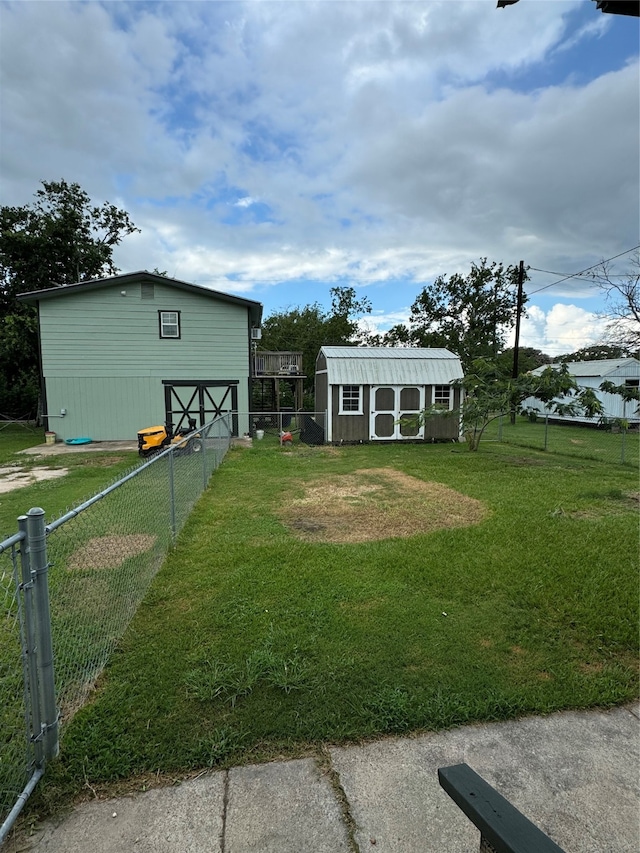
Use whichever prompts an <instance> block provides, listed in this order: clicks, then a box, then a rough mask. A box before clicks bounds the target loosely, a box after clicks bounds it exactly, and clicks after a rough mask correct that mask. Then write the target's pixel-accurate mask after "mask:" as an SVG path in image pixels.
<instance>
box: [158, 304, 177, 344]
mask: <svg viewBox="0 0 640 853" xmlns="http://www.w3.org/2000/svg"><path fill="white" fill-rule="evenodd" d="M165 314H174V315H175V317H176V322H175V323H169V322H166V323H165V319H164V316H165ZM158 324H159V327H160V339H161V340H163V341H179V340H180V338H181V337H182V329H181V328H180V325H181V324H180V311H158ZM165 325H166V326H171V327H175V328H176V329H177V332H178V334H177V335H165V334H164V329H165Z"/></svg>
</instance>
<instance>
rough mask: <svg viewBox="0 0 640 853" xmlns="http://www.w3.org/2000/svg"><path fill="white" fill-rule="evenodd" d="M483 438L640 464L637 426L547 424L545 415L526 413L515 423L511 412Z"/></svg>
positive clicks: (639, 436)
mask: <svg viewBox="0 0 640 853" xmlns="http://www.w3.org/2000/svg"><path fill="white" fill-rule="evenodd" d="M545 434H546V436H545ZM483 440H484V441H496V440H500V441H504V442H506V443H508V444H517V445H522V446H523V447H530V448H535V449H540V450H545V449H546V450H547V451H549V452H550V453H559V454H562V455H565V456H578V457H581V458H583V459H584V458H586V459H596V460H598V461H602V462H606V463H609V464H622V463H624V464H625V465H627V466H628V467H629V468H634V469H635V470H637V469H638V464H640V452H639V451H640V432H639V431H638V430H637V429H633V430H628V431H627V432H625V433H621V432H612V431H611V430H604V429H595V428H594V427H584V426H576V425H572V424H561V423H549V424H548V427H545V423H544V419H543V418H542V419H538V421H537V422H533V423H532V422H531V421H529V420H528V419H527V418H525V417H518V418H516V422H515V424H511V423H510V421H509V417H508V416H507V417H503V418H502V420H500V419H496V420H494V421H492V422H491V423H490V424H489V426H488V427H487V429H486V431H485V433H484V436H483ZM545 441H546V447H545Z"/></svg>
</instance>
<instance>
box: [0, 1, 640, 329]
mask: <svg viewBox="0 0 640 853" xmlns="http://www.w3.org/2000/svg"><path fill="white" fill-rule="evenodd" d="M582 5H583V4H581V3H578V2H573V0H567V2H564V0H557V2H555V0H554V2H549V3H544V2H528V3H522V4H519V5H518V7H517V8H515V9H513V10H510V9H507V10H496V8H495V3H494V2H484V3H479V2H468V3H465V2H456V3H453V2H451V0H446V2H435V0H429V2H421V1H420V0H416V2H384V3H377V2H376V3H369V2H353V3H346V2H345V3H329V2H318V3H311V2H290V3H271V2H268V0H265V2H249V3H242V2H231V3H228V2H216V3H204V4H197V3H173V2H164V3H158V4H138V3H124V2H119V3H98V2H94V3H88V4H84V3H83V4H81V3H64V2H60V3H51V2H30V3H15V2H14V3H5V4H4V5H3V6H2V11H3V27H2V34H1V38H2V45H1V47H2V52H1V56H0V61H1V62H2V73H3V78H2V87H1V92H0V95H1V97H2V114H3V127H2V151H1V155H2V173H3V187H4V201H5V203H9V204H24V203H27V202H29V201H31V199H32V196H33V193H34V192H35V190H36V189H37V188H38V185H39V181H40V180H43V179H45V180H54V179H58V178H60V177H65V178H66V179H67V180H73V181H78V182H79V183H80V184H81V185H82V186H83V188H84V189H86V191H87V192H88V193H89V194H90V195H91V196H92V198H94V199H95V200H96V201H97V202H100V201H102V200H104V199H109V200H112V201H116V200H117V203H118V204H119V205H120V206H121V207H123V208H125V209H126V210H128V212H129V213H130V215H131V218H132V219H133V221H134V222H135V223H136V224H137V225H138V226H139V227H141V228H142V230H143V233H142V234H141V235H136V236H135V237H130V238H127V240H126V241H125V243H123V244H122V246H120V247H118V249H117V251H116V262H117V264H118V265H119V266H120V267H121V268H123V269H139V268H145V267H147V268H154V267H158V268H159V269H167V270H168V271H169V272H170V273H171V274H173V275H177V276H178V277H181V278H185V279H187V280H192V281H202V282H207V283H208V282H212V283H213V284H212V286H216V287H220V288H222V289H232V288H233V289H235V290H236V291H237V290H239V289H243V290H244V292H247V293H251V291H252V289H253V288H255V287H256V285H257V283H262V282H263V283H266V284H270V285H272V290H273V294H274V297H273V298H274V299H275V298H276V296H275V294H276V293H277V292H278V285H279V283H280V282H284V283H285V285H286V283H287V282H290V281H292V280H295V279H305V280H308V281H309V282H317V283H318V286H319V287H320V286H322V287H324V288H325V289H326V290H328V286H329V285H330V283H331V282H335V281H337V280H338V279H341V280H344V279H348V280H351V281H353V282H354V283H356V284H360V285H366V284H380V285H381V286H380V287H376V289H375V293H376V296H377V297H378V298H380V299H384V301H385V304H384V306H383V311H384V312H385V313H393V312H394V311H399V310H400V309H399V307H398V305H397V304H394V303H393V299H394V290H393V282H394V281H396V280H398V279H399V278H406V279H408V280H410V281H415V291H416V293H417V292H418V291H419V290H420V289H421V287H422V286H423V284H424V283H425V282H427V281H429V280H431V279H432V278H433V277H434V276H435V275H438V274H440V273H445V274H447V273H452V272H456V271H466V270H468V268H469V263H470V261H472V260H477V259H478V258H479V257H483V256H487V257H489V258H490V259H494V258H495V259H499V260H500V259H501V260H504V261H505V262H507V263H517V261H518V260H519V259H520V258H524V259H525V260H526V262H527V263H529V264H531V265H532V266H536V267H541V268H544V269H552V270H553V269H566V270H567V272H571V271H574V270H575V269H578V268H580V267H584V266H587V265H588V264H589V263H593V262H595V261H597V260H600V259H601V258H602V257H606V256H609V255H613V254H615V253H616V252H618V251H621V250H622V249H625V248H628V247H629V246H630V245H632V244H633V243H634V242H635V241H636V238H637V234H638V185H639V183H640V178H639V176H638V135H637V128H638V124H639V115H638V112H639V107H638V89H639V84H638V66H637V62H635V63H633V64H630V65H629V66H628V67H626V68H623V69H621V70H618V71H614V72H611V73H609V74H607V75H603V76H600V77H597V78H596V79H594V80H592V81H591V82H588V83H586V84H584V85H580V86H578V85H570V84H568V83H566V81H562V80H559V81H557V83H556V85H554V86H547V87H546V88H544V89H543V88H541V89H540V90H538V91H533V92H532V91H519V90H518V88H517V86H516V85H515V83H514V84H513V86H512V88H507V85H508V83H509V81H511V79H512V78H511V76H510V75H512V74H513V73H514V72H518V73H520V72H522V71H523V70H526V69H530V70H531V69H535V68H536V63H540V62H546V61H547V60H549V59H550V58H551V57H552V56H553V55H555V54H557V52H558V51H559V50H564V53H565V55H568V53H569V49H568V47H567V45H568V44H569V42H576V43H577V42H579V41H581V40H585V39H591V40H592V42H591V43H592V44H593V50H598V45H599V44H600V43H602V42H603V41H604V40H605V39H606V38H607V33H608V29H610V28H611V27H610V25H609V24H608V23H607V16H602V15H600V16H596V15H595V11H596V10H594V18H593V23H592V22H591V21H589V22H587V23H582V24H580V25H579V26H576V28H575V31H574V32H568V30H567V26H568V22H570V21H572V20H573V19H572V18H570V17H569V13H571V12H574V11H576V10H579V7H581V6H582ZM603 21H604V23H603ZM596 22H597V23H596ZM496 74H499V75H500V78H499V79H500V80H501V81H503V82H502V88H496V84H495V80H496V79H497V78H496V76H495V75H496ZM488 75H489V76H488ZM513 79H514V80H515V78H513ZM516 82H517V81H516ZM258 202H259V203H260V204H258ZM263 208H264V209H265V210H266V209H268V210H269V211H270V216H269V221H264V222H261V221H260V220H259V217H260V215H261V210H262V209H263ZM230 213H233V216H232V217H231V219H232V221H231V222H230V221H229V216H230ZM236 220H238V221H236ZM227 276H233V278H234V280H235V281H234V283H233V284H231V283H229V282H228V281H227V279H226V277H227ZM547 281H548V279H545V280H544V281H543V282H542V284H546V283H547ZM384 282H389V285H388V290H385V289H384V287H383V286H382V284H383V283H384ZM566 288H567V290H566V291H565V292H563V294H564V295H566V296H567V297H568V300H569V301H570V300H571V299H573V300H575V299H577V298H578V295H579V296H582V295H583V292H584V290H583V285H582V284H577V283H576V284H574V283H573V282H570V283H568V284H567V285H566ZM286 292H287V291H286V289H285V288H283V293H286ZM374 307H375V304H374ZM586 328H587V327H586V326H585V327H584V329H585V331H586Z"/></svg>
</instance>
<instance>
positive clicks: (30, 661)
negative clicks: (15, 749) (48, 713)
mask: <svg viewBox="0 0 640 853" xmlns="http://www.w3.org/2000/svg"><path fill="white" fill-rule="evenodd" d="M18 529H19V530H20V532H21V533H24V535H25V538H24V539H23V540H22V544H21V545H20V566H21V569H22V593H23V600H24V630H25V642H26V646H27V648H26V649H25V658H26V664H27V677H28V679H29V700H30V701H29V706H30V711H31V735H30V738H31V742H32V743H33V747H34V753H33V757H34V761H35V765H36V767H42V764H43V750H42V739H41V737H40V735H41V734H42V715H41V713H40V696H39V694H38V647H37V642H36V632H35V615H34V607H33V587H34V584H33V577H32V575H31V564H30V561H29V550H28V547H27V541H28V540H27V516H26V515H21V516H20V517H19V518H18Z"/></svg>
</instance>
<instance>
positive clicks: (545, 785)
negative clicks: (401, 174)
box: [7, 704, 640, 853]
mask: <svg viewBox="0 0 640 853" xmlns="http://www.w3.org/2000/svg"><path fill="white" fill-rule="evenodd" d="M639 720H640V706H639V705H637V704H634V705H631V706H627V707H626V708H617V709H614V710H612V711H587V712H573V711H569V712H563V713H558V714H553V715H551V716H549V717H530V718H526V719H523V720H518V721H512V722H504V723H490V724H483V725H475V726H466V727H464V728H459V729H454V730H452V731H448V732H440V733H434V734H425V735H420V736H418V737H415V738H387V739H384V740H380V741H376V742H374V743H369V744H366V745H364V746H350V747H331V746H329V747H327V749H326V760H325V761H322V762H318V761H316V759H313V758H305V759H299V760H294V761H281V762H274V763H272V764H263V765H256V766H249V767H237V768H233V769H231V770H229V771H220V772H212V773H207V774H206V775H202V776H200V777H199V778H196V779H192V780H190V781H185V782H183V783H182V784H180V785H177V786H174V787H172V788H158V789H155V790H152V791H149V792H147V793H143V794H137V795H135V796H131V797H125V798H120V799H114V800H104V801H94V802H91V803H87V804H84V805H81V806H79V807H78V808H76V809H75V810H74V811H73V812H72V813H71V814H70V815H68V816H66V817H65V818H64V819H63V820H62V821H61V822H60V823H59V824H58V825H55V824H53V823H49V824H45V825H43V826H42V827H40V828H39V829H38V830H37V831H36V833H35V834H34V835H33V836H32V837H31V838H28V839H24V838H23V839H13V840H12V841H11V842H9V844H8V847H7V850H8V851H10V853H18V851H33V852H34V853H128V852H129V851H132V853H342V851H345V853H365V851H368V853H372V851H377V853H470V851H476V850H478V848H479V838H480V836H479V833H478V831H477V830H476V829H475V827H473V825H472V824H471V823H470V822H469V820H468V819H467V818H466V817H465V816H464V814H462V812H461V811H460V810H459V809H458V808H457V807H456V806H455V805H454V804H453V802H452V801H451V800H450V799H449V797H448V796H447V794H445V793H444V791H442V789H441V788H440V786H439V784H438V777H437V770H438V767H443V766H447V765H450V764H458V763H460V762H463V761H464V762H466V763H467V764H469V765H470V766H471V767H473V769H474V770H476V772H478V773H479V774H480V775H481V776H483V777H484V778H485V779H486V781H487V782H489V783H490V784H491V785H493V786H494V787H495V788H496V789H497V790H498V791H499V792H500V793H501V794H503V796H505V797H507V799H509V800H510V801H511V802H512V803H513V805H515V806H516V807H517V808H518V809H520V811H522V812H523V813H524V814H525V815H526V816H527V817H528V818H529V819H530V820H532V821H533V822H534V823H536V824H537V825H538V826H539V827H540V829H542V830H543V831H544V832H546V833H547V834H548V835H549V836H550V837H551V838H552V839H553V840H554V841H555V842H556V843H557V844H559V845H560V846H561V847H562V848H564V850H565V851H566V853H638V851H639V850H640V831H639V826H640V797H639V793H640V792H639V785H638V782H639V777H638V774H639V768H640V740H639V734H640V728H639V726H640V723H639Z"/></svg>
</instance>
